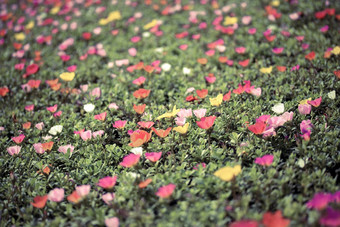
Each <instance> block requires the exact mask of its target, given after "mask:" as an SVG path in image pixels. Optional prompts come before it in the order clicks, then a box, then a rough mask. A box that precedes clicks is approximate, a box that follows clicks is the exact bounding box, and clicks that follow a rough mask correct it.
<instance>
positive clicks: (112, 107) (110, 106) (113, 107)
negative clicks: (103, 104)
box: [109, 102, 119, 110]
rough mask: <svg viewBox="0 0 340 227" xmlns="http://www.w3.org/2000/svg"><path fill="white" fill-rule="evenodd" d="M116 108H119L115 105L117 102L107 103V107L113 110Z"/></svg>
mask: <svg viewBox="0 0 340 227" xmlns="http://www.w3.org/2000/svg"><path fill="white" fill-rule="evenodd" d="M118 108H119V107H118V106H117V104H116V103H114V102H113V103H110V104H109V109H115V110H118Z"/></svg>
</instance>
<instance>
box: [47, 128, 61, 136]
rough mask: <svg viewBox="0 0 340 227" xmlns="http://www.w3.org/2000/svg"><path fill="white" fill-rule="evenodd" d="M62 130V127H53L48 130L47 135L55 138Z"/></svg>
mask: <svg viewBox="0 0 340 227" xmlns="http://www.w3.org/2000/svg"><path fill="white" fill-rule="evenodd" d="M62 130H63V126H62V125H55V126H53V127H52V128H51V129H50V131H48V133H49V134H51V135H54V136H55V135H57V134H58V133H61V131H62Z"/></svg>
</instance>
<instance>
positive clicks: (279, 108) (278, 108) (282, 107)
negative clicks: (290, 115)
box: [272, 103, 285, 114]
mask: <svg viewBox="0 0 340 227" xmlns="http://www.w3.org/2000/svg"><path fill="white" fill-rule="evenodd" d="M272 111H274V112H275V113H277V114H281V113H283V112H284V111H285V105H284V104H283V103H278V104H275V105H274V106H273V107H272Z"/></svg>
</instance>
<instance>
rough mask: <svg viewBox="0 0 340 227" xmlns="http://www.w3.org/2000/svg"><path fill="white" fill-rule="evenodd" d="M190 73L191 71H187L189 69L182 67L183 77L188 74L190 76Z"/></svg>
mask: <svg viewBox="0 0 340 227" xmlns="http://www.w3.org/2000/svg"><path fill="white" fill-rule="evenodd" d="M190 73H191V69H189V68H187V67H184V68H183V74H184V75H188V74H190Z"/></svg>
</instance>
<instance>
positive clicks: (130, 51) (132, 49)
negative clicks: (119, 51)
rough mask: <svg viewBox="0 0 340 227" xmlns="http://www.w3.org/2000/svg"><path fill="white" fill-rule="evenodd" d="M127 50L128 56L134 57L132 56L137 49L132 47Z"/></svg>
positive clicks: (135, 53)
mask: <svg viewBox="0 0 340 227" xmlns="http://www.w3.org/2000/svg"><path fill="white" fill-rule="evenodd" d="M128 52H129V54H130V56H132V57H134V56H136V55H137V50H136V48H134V47H132V48H130V49H129V50H128Z"/></svg>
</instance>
